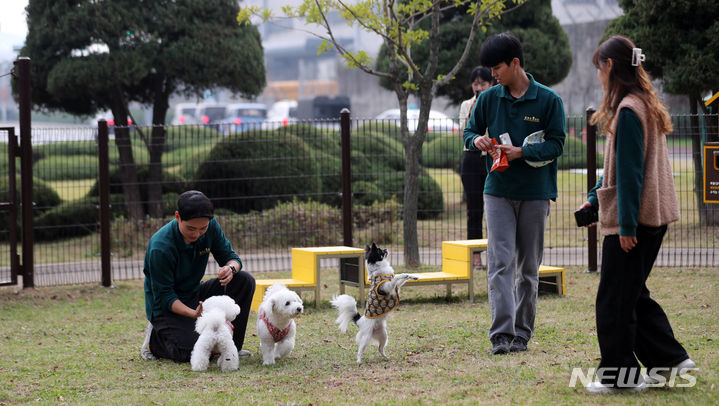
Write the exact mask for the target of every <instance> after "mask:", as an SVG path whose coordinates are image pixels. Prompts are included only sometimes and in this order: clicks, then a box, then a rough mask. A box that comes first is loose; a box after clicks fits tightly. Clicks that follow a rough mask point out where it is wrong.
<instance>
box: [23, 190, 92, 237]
mask: <svg viewBox="0 0 719 406" xmlns="http://www.w3.org/2000/svg"><path fill="white" fill-rule="evenodd" d="M99 218H100V210H99V207H98V205H97V201H95V199H92V198H88V197H85V198H83V199H81V200H77V201H73V202H66V203H62V204H61V205H59V206H57V207H55V208H53V209H51V210H48V211H46V212H45V213H43V214H42V215H40V216H38V217H37V218H36V219H35V234H34V235H35V239H36V240H38V241H51V240H60V239H65V238H72V237H79V236H83V235H87V234H91V233H93V232H95V231H97V229H98V221H99Z"/></svg>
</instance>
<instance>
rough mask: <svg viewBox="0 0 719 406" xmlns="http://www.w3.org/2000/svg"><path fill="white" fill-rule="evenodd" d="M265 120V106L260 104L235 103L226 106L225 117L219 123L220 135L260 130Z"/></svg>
mask: <svg viewBox="0 0 719 406" xmlns="http://www.w3.org/2000/svg"><path fill="white" fill-rule="evenodd" d="M265 119H267V106H265V105H264V104H261V103H237V104H230V105H228V106H227V116H226V117H225V118H223V119H222V120H221V121H220V127H221V129H222V134H224V135H228V134H231V133H234V132H239V131H247V130H251V129H260V128H262V124H263V123H264V122H265Z"/></svg>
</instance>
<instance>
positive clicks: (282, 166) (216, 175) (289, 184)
mask: <svg viewBox="0 0 719 406" xmlns="http://www.w3.org/2000/svg"><path fill="white" fill-rule="evenodd" d="M318 155H319V156H322V154H318V153H317V152H315V151H313V150H312V149H311V148H310V147H308V146H307V144H306V143H305V142H304V141H302V139H300V138H299V137H297V136H296V135H293V134H283V135H277V134H275V138H257V137H250V136H248V135H246V134H244V133H241V134H238V135H234V136H230V137H227V138H225V139H224V140H223V141H221V142H219V143H217V145H215V147H214V148H213V149H212V151H211V152H210V155H209V156H210V158H209V159H208V160H206V161H204V162H203V163H202V164H201V165H200V167H199V168H198V170H197V173H196V175H195V178H194V188H196V189H198V190H202V191H203V192H205V194H207V195H208V196H210V197H211V198H212V199H213V201H214V203H215V207H217V208H227V209H230V210H232V211H234V212H237V213H247V212H249V211H252V210H257V211H261V210H266V209H269V208H272V207H274V206H275V205H276V204H277V203H278V202H283V201H288V200H291V199H292V198H293V196H302V197H303V198H304V197H313V198H314V197H316V196H322V193H323V185H322V182H321V179H320V177H318V176H317V175H318V174H319V173H320V169H321V165H320V162H319V161H322V159H318ZM239 162H241V164H240V163H239ZM226 197H241V198H239V199H238V198H229V199H228V198H226Z"/></svg>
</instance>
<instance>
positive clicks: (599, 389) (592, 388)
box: [585, 381, 647, 394]
mask: <svg viewBox="0 0 719 406" xmlns="http://www.w3.org/2000/svg"><path fill="white" fill-rule="evenodd" d="M585 388H586V389H587V392H589V393H602V394H615V393H637V392H641V391H643V390H644V389H646V388H647V385H646V384H645V383H644V382H641V383H639V384H638V385H637V386H629V387H623V388H619V387H616V386H609V385H605V384H603V383H601V382H599V381H594V382H590V383H589V384H587V386H586V387H585Z"/></svg>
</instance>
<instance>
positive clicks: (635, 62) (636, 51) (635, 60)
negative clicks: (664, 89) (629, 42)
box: [632, 48, 647, 66]
mask: <svg viewBox="0 0 719 406" xmlns="http://www.w3.org/2000/svg"><path fill="white" fill-rule="evenodd" d="M646 58H647V56H646V55H644V54H643V53H642V49H641V48H632V66H639V65H640V64H641V63H642V62H644V60H645V59H646Z"/></svg>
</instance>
